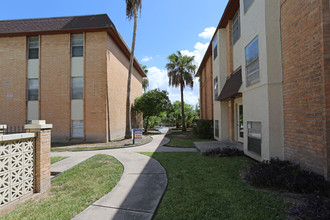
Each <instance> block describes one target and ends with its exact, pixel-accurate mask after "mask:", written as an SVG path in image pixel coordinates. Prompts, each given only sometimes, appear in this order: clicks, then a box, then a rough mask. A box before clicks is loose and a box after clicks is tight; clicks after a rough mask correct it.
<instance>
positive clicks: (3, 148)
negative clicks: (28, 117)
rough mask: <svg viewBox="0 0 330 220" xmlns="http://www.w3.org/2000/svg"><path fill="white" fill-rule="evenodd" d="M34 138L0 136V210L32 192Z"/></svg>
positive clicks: (30, 135) (32, 136)
mask: <svg viewBox="0 0 330 220" xmlns="http://www.w3.org/2000/svg"><path fill="white" fill-rule="evenodd" d="M35 137H36V134H34V133H24V134H12V135H2V136H0V208H1V207H3V206H5V205H6V204H9V203H11V202H13V201H15V200H17V199H19V198H21V197H23V196H25V195H27V194H31V193H33V191H34V149H35Z"/></svg>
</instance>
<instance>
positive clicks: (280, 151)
mask: <svg viewBox="0 0 330 220" xmlns="http://www.w3.org/2000/svg"><path fill="white" fill-rule="evenodd" d="M329 30H330V28H329V1H328V0H326V1H325V0H317V1H308V0H304V1H299V4H297V2H296V1H294V0H286V1H284V0H282V1H281V0H272V1H268V0H259V1H252V0H230V1H229V2H228V5H227V7H226V9H225V11H224V14H223V16H222V18H221V21H220V23H219V25H218V28H217V29H216V33H215V34H214V36H213V38H212V41H211V42H210V45H209V48H208V50H211V51H212V53H209V54H208V53H206V55H205V57H204V59H203V61H204V62H205V60H208V59H210V57H212V72H213V83H214V90H213V95H212V97H213V98H214V101H213V105H214V108H213V109H214V129H215V130H214V132H215V139H217V140H219V141H221V140H226V141H228V140H229V141H233V142H240V143H242V144H243V145H244V152H245V154H246V155H248V156H250V157H252V158H253V159H256V160H259V161H263V160H269V159H271V158H280V159H288V160H291V161H294V162H297V163H299V164H301V165H302V166H303V167H305V168H308V169H312V170H313V171H316V172H318V173H320V174H322V175H324V176H326V177H329V175H330V173H329V169H330V166H329V165H330V163H329V162H330V161H329V158H330V157H329V156H330V148H329V143H328V139H329V137H330V133H329V128H328V126H329V124H330V123H329V122H328V117H327V116H328V113H329V106H330V100H329V92H328V91H327V90H328V89H327V88H328V84H329V80H328V77H329V76H328V75H329V55H330V52H329V51H330V45H329V40H328V38H329V37H328V35H329V33H330V32H329ZM328 32H329V33H328ZM202 63H203V62H202ZM200 69H203V66H201V67H200ZM202 92H203V91H202V90H201V93H202ZM201 96H203V94H201ZM201 108H203V106H202V105H201Z"/></svg>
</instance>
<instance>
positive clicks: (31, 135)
mask: <svg viewBox="0 0 330 220" xmlns="http://www.w3.org/2000/svg"><path fill="white" fill-rule="evenodd" d="M36 136H37V135H36V134H35V133H21V134H8V135H2V136H0V141H13V140H20V139H26V138H34V137H36Z"/></svg>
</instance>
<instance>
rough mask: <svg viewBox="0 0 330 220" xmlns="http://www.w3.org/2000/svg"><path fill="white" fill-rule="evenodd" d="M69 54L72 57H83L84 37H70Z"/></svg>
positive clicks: (78, 35) (76, 35)
mask: <svg viewBox="0 0 330 220" xmlns="http://www.w3.org/2000/svg"><path fill="white" fill-rule="evenodd" d="M71 54H72V57H82V56H83V55H84V35H83V34H72V35H71Z"/></svg>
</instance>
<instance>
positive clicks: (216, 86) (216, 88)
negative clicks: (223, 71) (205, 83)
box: [214, 77, 218, 100]
mask: <svg viewBox="0 0 330 220" xmlns="http://www.w3.org/2000/svg"><path fill="white" fill-rule="evenodd" d="M217 98H218V77H215V78H214V100H217Z"/></svg>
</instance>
